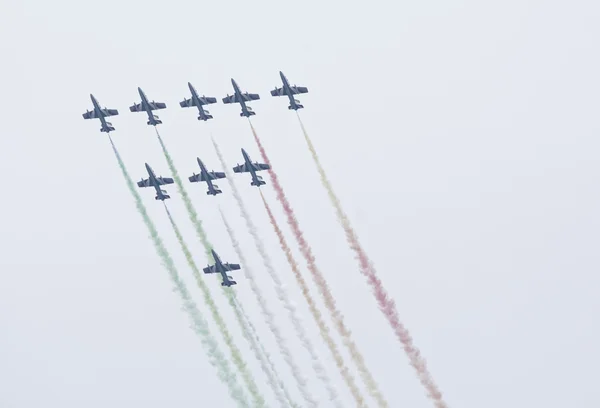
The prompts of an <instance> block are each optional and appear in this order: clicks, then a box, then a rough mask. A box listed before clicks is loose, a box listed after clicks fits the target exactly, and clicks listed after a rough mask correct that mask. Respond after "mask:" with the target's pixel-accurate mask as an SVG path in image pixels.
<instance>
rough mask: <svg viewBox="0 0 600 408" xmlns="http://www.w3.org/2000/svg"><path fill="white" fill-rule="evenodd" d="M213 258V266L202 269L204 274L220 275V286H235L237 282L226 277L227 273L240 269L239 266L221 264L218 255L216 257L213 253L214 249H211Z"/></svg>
mask: <svg viewBox="0 0 600 408" xmlns="http://www.w3.org/2000/svg"><path fill="white" fill-rule="evenodd" d="M211 252H212V255H213V258H215V264H214V265H208V266H207V267H206V268H204V269H203V271H204V273H220V274H221V276H222V277H223V282H221V286H227V287H229V286H231V285H237V282H236V281H234V280H232V279H233V278H232V277H231V276H228V275H227V272H229V271H237V270H238V269H240V265H239V264H230V263H227V262H226V263H223V262H221V258H219V255H217V253H216V252H215V250H214V249H211Z"/></svg>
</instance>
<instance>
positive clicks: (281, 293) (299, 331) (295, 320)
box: [213, 140, 341, 408]
mask: <svg viewBox="0 0 600 408" xmlns="http://www.w3.org/2000/svg"><path fill="white" fill-rule="evenodd" d="M213 142H214V140H213ZM223 167H224V168H225V169H226V171H227V172H229V170H228V167H227V166H226V165H224V166H223ZM229 177H230V178H229V180H230V181H232V180H233V178H232V177H231V174H230V175H229ZM230 184H231V185H232V186H233V182H231V183H230ZM232 190H235V192H234V195H235V196H236V201H237V202H238V205H239V207H240V209H241V212H242V217H243V218H244V220H245V221H246V225H247V226H248V231H249V232H250V234H251V235H252V237H253V238H254V241H255V242H256V247H257V250H258V252H259V254H260V256H261V257H262V259H263V262H264V265H265V268H266V270H267V272H268V273H269V276H270V277H271V279H272V280H273V282H274V283H275V286H276V289H275V293H277V298H278V299H279V300H280V301H281V303H283V306H284V308H285V309H286V310H287V312H288V314H289V317H290V321H291V322H292V325H293V326H294V330H295V332H296V336H297V337H298V339H299V340H300V343H301V344H302V346H303V347H304V348H305V349H306V350H307V351H308V353H309V354H310V357H311V360H312V361H311V363H312V367H313V369H314V370H315V372H316V373H317V377H318V378H319V380H321V381H322V382H323V384H324V385H325V388H326V389H327V393H328V394H329V399H330V401H331V402H332V404H333V405H334V406H336V407H340V408H341V405H340V401H339V396H338V394H337V391H336V390H335V388H334V387H333V385H332V384H331V380H330V379H329V376H328V375H327V372H326V371H325V368H324V367H323V365H322V364H321V362H320V360H319V356H318V355H317V351H316V350H315V349H314V347H313V345H312V343H311V342H310V340H309V338H308V336H307V334H306V330H305V329H304V326H303V324H302V322H301V321H300V316H298V312H297V310H296V307H295V306H294V305H293V304H292V302H290V298H289V295H288V294H287V290H286V289H285V287H284V285H283V282H281V279H280V278H279V275H278V274H277V272H276V271H275V268H274V267H273V262H272V261H271V258H270V256H269V255H268V254H267V251H266V250H265V248H264V246H263V244H262V240H261V239H260V237H259V236H258V232H257V229H256V226H254V224H253V223H252V221H251V218H250V216H249V214H248V212H247V211H246V209H245V206H244V204H243V201H242V199H241V197H240V196H239V193H237V189H236V187H235V186H233V187H232ZM221 214H222V213H221Z"/></svg>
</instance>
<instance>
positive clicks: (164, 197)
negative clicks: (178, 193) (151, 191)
mask: <svg viewBox="0 0 600 408" xmlns="http://www.w3.org/2000/svg"><path fill="white" fill-rule="evenodd" d="M168 198H171V196H170V195H168V194H163V195H162V196H156V197H154V199H155V200H162V201H164V200H166V199H168Z"/></svg>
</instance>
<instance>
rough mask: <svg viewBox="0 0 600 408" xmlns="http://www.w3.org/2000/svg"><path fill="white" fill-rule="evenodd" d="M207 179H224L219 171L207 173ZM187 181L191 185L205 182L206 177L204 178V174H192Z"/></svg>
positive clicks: (223, 174)
mask: <svg viewBox="0 0 600 408" xmlns="http://www.w3.org/2000/svg"><path fill="white" fill-rule="evenodd" d="M208 177H209V178H210V180H215V179H220V178H225V173H221V172H219V171H209V172H208ZM189 179H190V181H191V182H192V183H197V182H200V181H206V177H204V173H200V174H194V175H193V176H190V177H189Z"/></svg>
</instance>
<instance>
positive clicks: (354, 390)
mask: <svg viewBox="0 0 600 408" xmlns="http://www.w3.org/2000/svg"><path fill="white" fill-rule="evenodd" d="M260 198H262V201H263V204H264V206H265V210H267V215H268V216H269V220H270V221H271V225H272V226H273V230H274V231H275V234H276V235H277V238H278V239H279V244H280V245H281V249H282V250H283V252H284V253H285V256H286V258H287V260H288V263H289V265H290V267H291V268H292V272H293V273H294V276H295V277H296V281H297V282H298V286H300V290H301V291H302V295H304V299H305V300H306V303H308V308H309V310H310V313H311V314H312V315H313V318H314V319H315V322H316V323H317V327H318V328H319V332H320V333H321V337H323V340H324V341H325V344H327V347H328V348H329V350H330V351H331V354H332V355H333V359H334V361H335V364H336V366H337V367H338V369H339V370H340V374H341V375H342V377H343V379H344V381H345V382H346V385H347V386H348V388H349V389H350V393H351V394H352V397H353V398H354V401H355V402H356V406H357V407H363V408H366V405H365V400H364V398H363V396H362V395H361V394H360V390H359V389H358V387H357V386H356V383H355V381H354V377H353V376H352V374H351V373H350V370H348V367H346V364H345V363H344V359H343V357H342V354H341V353H340V351H339V350H338V348H337V345H336V344H335V342H334V341H333V338H332V337H331V335H330V334H329V328H328V327H327V325H326V324H325V321H324V320H323V316H322V315H321V312H320V310H319V309H318V306H317V304H316V302H315V301H314V299H313V298H312V296H311V294H310V292H309V290H308V285H307V284H306V281H305V280H304V277H302V274H301V273H300V267H299V266H298V262H296V260H295V259H294V255H292V250H291V249H290V247H289V245H288V243H287V240H286V239H285V236H284V235H283V231H281V228H280V227H279V224H278V223H277V220H276V219H275V216H274V215H273V211H271V207H270V206H269V204H268V203H267V200H266V199H265V196H264V195H263V193H262V191H261V192H260Z"/></svg>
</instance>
